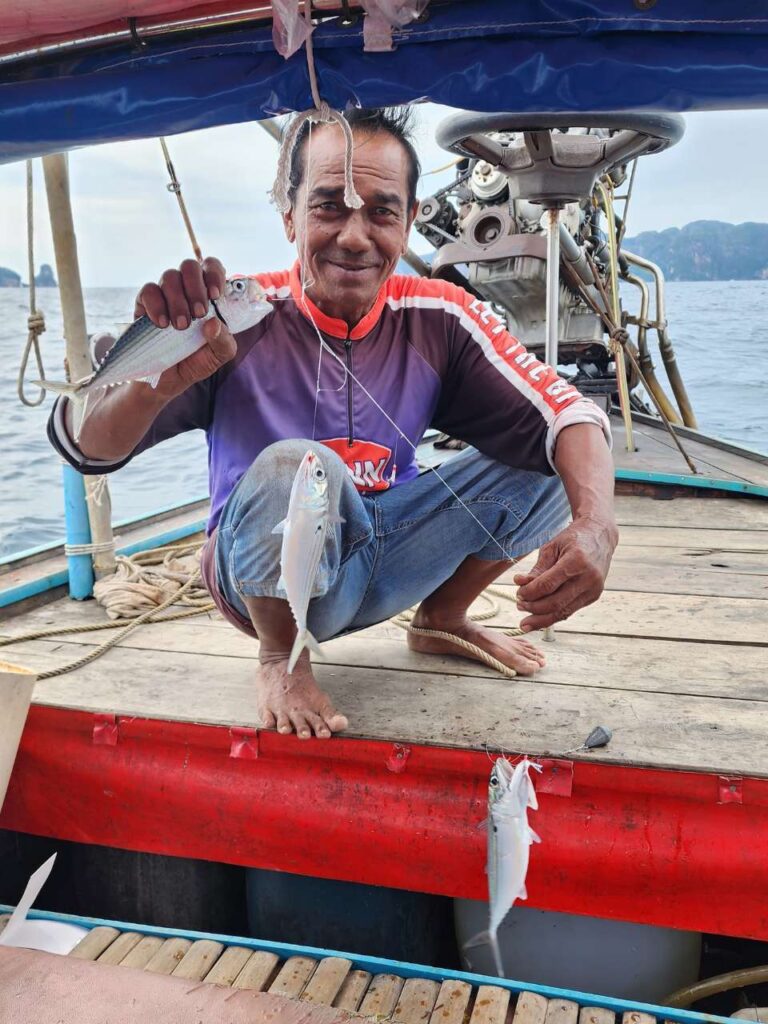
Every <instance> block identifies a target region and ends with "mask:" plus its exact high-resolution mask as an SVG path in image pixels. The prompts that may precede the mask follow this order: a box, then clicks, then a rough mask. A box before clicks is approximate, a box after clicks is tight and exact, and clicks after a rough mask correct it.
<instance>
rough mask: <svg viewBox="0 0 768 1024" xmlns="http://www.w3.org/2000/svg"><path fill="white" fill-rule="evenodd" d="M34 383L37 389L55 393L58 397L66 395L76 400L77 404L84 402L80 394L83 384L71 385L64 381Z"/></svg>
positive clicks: (38, 381)
mask: <svg viewBox="0 0 768 1024" xmlns="http://www.w3.org/2000/svg"><path fill="white" fill-rule="evenodd" d="M32 383H33V384H34V385H35V387H36V388H43V389H44V390H45V391H55V392H56V394H57V395H66V396H67V397H68V398H74V399H75V401H76V402H82V398H81V397H80V395H79V394H78V392H79V391H80V383H82V382H80V383H77V384H70V383H69V381H62V380H33V381H32Z"/></svg>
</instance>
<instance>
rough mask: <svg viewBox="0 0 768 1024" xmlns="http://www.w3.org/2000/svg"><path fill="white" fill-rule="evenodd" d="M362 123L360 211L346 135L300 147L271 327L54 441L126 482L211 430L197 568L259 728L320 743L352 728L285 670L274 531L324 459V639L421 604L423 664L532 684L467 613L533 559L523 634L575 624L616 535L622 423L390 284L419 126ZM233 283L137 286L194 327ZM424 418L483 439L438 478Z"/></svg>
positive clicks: (510, 649)
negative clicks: (306, 461)
mask: <svg viewBox="0 0 768 1024" xmlns="http://www.w3.org/2000/svg"><path fill="white" fill-rule="evenodd" d="M349 120H350V123H351V125H352V130H353V138H354V154H353V162H352V169H353V179H354V184H355V187H356V189H357V192H358V194H359V196H360V197H361V199H362V200H363V205H362V207H360V208H351V207H348V206H347V205H345V202H344V180H345V175H344V171H345V167H344V153H345V150H344V139H343V135H342V132H341V130H340V128H339V127H338V126H337V125H331V124H328V125H320V126H315V127H314V128H313V129H312V134H311V140H308V138H307V133H306V132H304V134H302V135H300V136H299V142H298V145H297V146H296V149H295V150H294V153H293V158H292V164H291V175H290V182H291V184H290V189H289V193H288V195H289V199H290V209H289V210H288V211H287V212H286V213H285V214H284V217H283V219H284V224H285V230H286V232H287V235H288V238H289V239H290V240H291V241H292V242H295V243H296V249H297V253H298V262H297V263H296V264H295V265H294V267H293V269H292V270H290V271H283V272H279V273H269V274H261V275H258V280H259V281H260V283H261V284H262V286H263V287H264V289H265V290H266V292H267V294H268V295H269V296H270V297H271V299H272V300H273V304H274V310H273V311H272V312H271V313H270V314H269V316H267V317H266V318H265V319H264V320H262V321H261V323H259V324H258V325H257V326H256V327H254V328H251V329H250V330H249V331H245V332H243V333H241V334H238V335H237V337H236V338H235V337H233V336H232V335H231V334H230V333H229V332H228V331H227V329H226V327H225V326H224V325H223V324H222V323H221V322H220V321H219V320H218V319H215V318H214V319H211V320H209V321H208V322H207V323H206V325H205V329H206V336H207V339H208V341H207V345H206V346H205V347H204V348H202V349H200V350H199V351H198V352H196V353H195V354H194V355H192V356H191V357H189V358H187V359H186V360H184V361H183V362H182V363H179V364H178V365H177V366H175V367H173V368H172V369H170V370H167V371H166V372H165V373H164V374H163V375H162V377H161V378H160V381H159V383H158V385H157V387H156V388H152V387H150V385H149V384H147V383H143V382H134V383H129V384H125V385H122V386H120V387H116V388H113V389H111V390H110V391H109V392H107V393H106V395H105V397H104V398H103V400H102V401H101V402H100V403H99V404H97V405H96V407H95V408H94V409H93V411H92V412H91V413H90V414H89V416H88V418H87V419H86V420H85V423H84V424H83V426H82V429H81V433H80V435H79V441H78V444H77V445H76V444H75V443H74V441H73V439H72V438H73V430H72V423H71V410H70V408H69V403H68V402H67V400H65V399H59V400H58V402H57V404H56V406H55V408H54V412H53V413H52V415H51V422H50V426H49V433H50V436H51V439H52V441H53V443H54V445H55V447H56V448H57V449H58V451H59V452H60V453H61V455H63V456H64V458H66V459H67V460H68V461H69V462H70V463H71V464H72V465H74V466H75V467H76V468H78V469H79V470H80V471H81V472H84V473H103V472H108V471H110V470H113V469H117V468H118V467H119V466H122V465H124V464H125V463H126V462H127V461H128V460H129V459H130V458H132V457H133V456H134V455H136V454H137V453H138V452H140V451H142V450H143V449H146V448H148V447H150V446H151V445H154V444H157V443H158V442H160V441H162V440H164V439H165V438H168V437H171V436H173V435H175V434H179V433H181V432H182V431H186V430H192V429H194V428H201V429H203V430H205V431H206V432H207V437H208V446H209V462H210V483H211V503H212V508H211V520H210V526H209V532H210V539H209V541H208V543H207V545H206V547H205V550H204V554H203V561H202V565H203V572H204V576H205V579H206V582H207V584H208V587H209V589H210V591H211V594H212V596H213V598H214V600H215V601H216V604H217V605H218V607H219V608H220V609H221V611H222V612H223V613H224V615H225V616H227V618H229V619H230V620H231V621H232V622H234V623H235V624H236V625H237V626H238V627H239V628H241V629H242V630H244V631H245V632H247V633H249V634H250V635H251V636H254V637H256V636H257V637H258V639H259V641H260V646H259V662H260V666H259V669H258V673H257V691H258V701H259V708H260V714H261V716H262V719H263V723H264V725H265V726H266V727H276V728H277V729H278V730H279V731H280V732H284V733H290V732H292V731H295V732H296V733H297V734H298V735H299V736H300V737H303V738H306V737H309V736H311V735H313V734H314V735H316V736H320V737H327V736H330V735H331V734H332V733H335V732H339V731H341V730H343V729H345V728H346V727H347V720H346V718H345V717H344V715H343V714H342V713H341V712H340V711H338V710H337V709H336V708H335V707H334V706H333V704H332V703H331V700H330V699H329V697H328V696H327V695H326V694H325V693H324V692H323V691H322V690H321V689H320V688H319V687H318V685H317V683H316V681H315V678H314V676H313V672H312V666H311V664H310V661H309V655H308V653H307V652H306V651H305V652H304V653H303V654H302V656H301V658H300V660H299V663H298V664H297V666H296V668H295V669H294V671H293V673H291V674H289V673H288V656H289V652H290V651H291V647H292V644H293V641H294V637H295V635H296V632H295V629H296V627H295V623H294V620H293V616H292V614H291V611H290V608H289V606H288V604H287V602H286V601H285V600H284V592H283V591H282V590H280V589H279V588H278V578H279V575H280V564H279V563H280V537H279V535H274V534H273V532H272V531H273V529H274V527H275V525H276V524H277V523H278V522H280V521H281V520H282V519H283V518H284V517H285V514H286V510H287V507H288V498H289V494H290V489H291V484H292V482H293V479H294V476H295V474H296V470H297V467H298V465H299V463H300V462H301V460H302V458H303V456H304V455H305V454H306V452H307V450H308V449H309V448H314V449H315V450H316V451H317V452H318V453H319V454H320V457H321V461H322V463H323V465H324V467H325V471H326V473H327V478H328V486H329V494H330V503H331V514H332V515H333V516H337V517H341V518H342V519H343V523H337V524H336V525H334V526H332V527H329V529H328V530H327V534H326V542H325V548H324V551H323V555H322V558H321V562H320V568H319V571H318V574H317V577H316V580H315V584H314V589H313V592H312V594H313V596H312V600H311V601H310V605H309V613H308V626H309V629H310V630H311V632H312V633H313V634H314V635H315V637H317V639H318V640H321V641H322V640H328V639H330V638H331V637H335V636H339V635H341V634H343V633H348V632H351V631H353V630H358V629H362V628H364V627H366V626H369V625H371V624H373V623H376V622H381V621H383V620H385V619H388V618H389V617H391V616H392V615H395V614H396V613H398V612H400V611H403V610H404V609H406V608H409V607H410V606H412V605H414V604H418V611H417V612H416V615H415V618H414V620H413V624H414V625H415V626H416V627H417V628H418V629H419V632H418V634H417V633H415V632H411V633H409V634H408V643H409V645H410V647H411V648H412V649H413V650H416V651H420V652H423V653H434V654H440V655H445V654H463V655H464V656H466V657H472V655H471V654H470V653H468V652H467V651H466V650H464V649H463V648H460V647H459V646H457V644H456V643H455V642H454V641H453V640H451V639H450V637H458V638H461V639H463V640H466V641H469V642H470V643H471V644H473V645H475V646H476V647H479V648H481V649H482V650H484V651H486V652H488V653H490V654H491V655H493V657H494V658H496V659H498V660H500V661H502V662H503V663H504V664H505V665H508V666H510V667H511V668H513V669H514V670H515V671H516V672H517V673H519V674H520V675H521V676H527V675H532V674H533V673H534V672H535V671H536V669H538V668H539V667H541V666H542V665H543V664H544V658H543V656H542V654H541V653H540V651H539V650H538V649H537V648H536V647H534V646H533V644H531V643H530V642H529V640H528V639H526V638H524V637H517V638H514V637H510V636H507V635H505V634H504V633H503V632H501V631H500V630H491V629H487V628H486V627H484V626H482V625H480V624H478V623H476V622H472V621H470V619H469V618H468V616H467V610H468V608H469V607H470V605H471V604H472V602H473V601H474V600H475V599H476V597H477V596H478V595H479V594H480V593H481V592H482V591H483V590H484V589H485V588H486V587H487V586H488V585H489V584H490V583H492V582H493V580H495V579H496V578H497V577H498V576H499V574H500V573H502V572H503V571H504V570H505V569H507V568H508V567H509V565H510V562H511V561H514V560H517V559H519V558H521V557H523V556H524V555H526V554H528V553H529V552H530V551H533V550H534V549H536V548H539V549H540V553H539V558H538V561H537V563H536V566H535V567H534V568H533V569H532V570H531V572H530V573H527V574H524V575H519V576H517V577H516V578H515V582H516V583H518V585H519V590H518V607H519V608H520V609H521V610H522V611H523V612H525V613H527V614H526V616H525V618H523V621H522V628H523V630H524V631H525V632H529V631H531V630H538V629H542V628H543V627H546V626H549V625H552V624H554V623H556V622H558V621H560V620H562V619H565V618H567V617H568V616H569V615H571V614H572V613H573V612H575V611H576V610H577V609H578V608H582V607H583V606H584V605H587V604H590V603H591V602H593V601H595V600H597V598H598V597H599V596H600V594H601V592H602V590H603V585H604V581H605V577H606V575H607V572H608V567H609V564H610V560H611V557H612V554H613V551H614V548H615V546H616V543H617V536H618V535H617V530H616V525H615V520H614V514H613V466H612V462H611V457H610V453H609V444H608V441H607V438H608V437H609V432H608V423H607V419H606V417H605V415H604V414H603V413H602V412H601V411H600V410H599V409H598V408H597V406H596V405H595V404H594V403H593V402H591V401H589V400H587V399H585V398H583V397H582V396H581V395H580V394H579V393H578V391H577V390H576V389H575V388H573V387H571V386H570V385H568V384H567V383H566V382H565V381H563V380H561V379H560V378H559V377H558V376H557V374H556V373H555V371H554V370H552V369H551V368H549V367H547V366H545V365H544V364H542V363H540V362H539V361H538V360H537V359H535V357H534V356H532V355H529V354H527V353H526V352H525V349H524V348H523V347H522V345H521V344H520V343H519V342H518V341H517V340H516V339H515V338H513V337H512V336H511V335H509V334H508V333H507V331H506V329H505V327H504V325H503V324H502V323H501V322H500V321H499V319H498V318H497V317H496V316H495V315H494V314H493V313H491V312H490V311H489V310H488V309H487V308H486V307H485V306H484V305H481V304H480V303H478V302H477V301H475V300H474V299H473V298H472V296H470V295H468V294H467V293H466V292H464V291H463V290H462V289H460V288H458V287H456V286H454V285H451V284H447V283H445V282H442V281H431V280H427V279H424V278H418V277H407V276H400V275H396V274H395V273H394V271H395V267H396V265H397V262H398V260H399V258H400V256H401V255H402V254H403V252H404V250H405V249H406V247H407V240H408V232H409V230H410V227H411V224H412V223H413V219H414V216H415V214H416V209H417V202H416V185H417V182H418V178H419V162H418V158H417V156H416V153H415V151H414V149H413V146H412V145H411V142H410V137H409V130H408V123H407V114H406V113H404V112H402V111H400V112H387V111H353V112H352V113H351V114H350V117H349ZM308 154H309V155H310V157H311V159H307V156H308ZM256 244H258V242H257V243H256ZM224 281H225V271H224V268H223V267H222V265H221V263H219V261H218V260H215V259H208V260H205V261H204V262H203V264H202V266H200V265H198V264H197V263H196V262H194V261H193V260H186V261H185V262H184V263H182V264H181V267H180V269H179V270H168V271H166V272H165V273H164V274H163V275H162V277H161V279H160V283H159V284H147V285H145V286H144V287H143V288H142V290H141V292H140V294H139V296H138V299H137V305H136V314H137V315H139V314H141V313H144V312H146V313H147V315H148V316H149V317H150V318H151V319H152V320H153V321H154V322H155V323H156V324H158V325H160V326H167V325H168V323H169V322H171V323H173V324H174V325H175V326H176V327H177V328H180V329H182V328H185V327H187V326H188V325H189V323H190V321H191V318H193V317H199V316H201V315H203V314H204V313H205V311H206V309H207V307H208V300H209V298H210V299H213V300H215V299H217V298H218V297H219V296H220V295H221V294H222V291H223V288H224ZM429 426H434V427H437V428H438V429H440V430H444V431H446V432H447V433H450V434H451V435H452V436H454V437H458V438H461V439H462V440H464V441H466V442H468V443H469V444H470V445H472V446H473V450H469V451H465V452H464V453H462V455H460V456H458V457H456V458H454V459H452V460H451V461H450V462H449V463H448V464H447V465H446V466H444V467H443V468H442V469H441V470H440V477H438V476H437V475H435V474H434V473H431V472H426V473H420V472H419V468H418V465H417V462H416V454H415V450H414V444H415V443H417V442H418V440H419V439H420V438H421V436H422V435H423V433H424V431H425V430H426V429H427V428H428V427H429ZM569 516H572V522H570V525H568V521H569ZM436 632H437V633H442V634H449V639H444V638H441V637H439V636H435V635H434V634H435V633H436Z"/></svg>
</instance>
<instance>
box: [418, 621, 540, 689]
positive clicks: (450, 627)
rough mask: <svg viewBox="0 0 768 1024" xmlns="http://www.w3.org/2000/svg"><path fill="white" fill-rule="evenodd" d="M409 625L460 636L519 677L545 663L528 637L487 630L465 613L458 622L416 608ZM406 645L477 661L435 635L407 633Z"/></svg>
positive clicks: (470, 654)
mask: <svg viewBox="0 0 768 1024" xmlns="http://www.w3.org/2000/svg"><path fill="white" fill-rule="evenodd" d="M413 625H414V626H419V627H421V628H422V629H436V630H440V631H441V632H443V633H451V634H452V635H453V636H458V637H461V639H462V640H467V641H468V642H469V643H471V644H474V645H475V646H476V647H480V648H482V650H484V651H486V652H487V653H488V654H491V655H492V656H493V657H494V658H496V659H497V661H500V662H502V664H504V665H508V666H509V667H510V668H513V669H514V670H515V672H517V674H518V675H521V676H532V675H533V674H534V672H535V671H536V670H537V669H539V668H543V667H544V665H545V664H546V659H545V657H544V655H543V654H542V653H541V651H540V650H539V649H538V648H537V647H534V645H533V644H532V643H531V642H530V641H529V640H526V639H525V638H524V637H512V636H507V634H506V633H504V632H502V631H501V630H499V629H489V628H488V627H487V626H483V625H481V624H480V623H479V622H473V621H472V620H471V619H468V618H466V616H465V617H464V618H463V619H460V620H458V621H456V620H446V619H443V618H441V617H439V616H435V615H434V614H429V613H426V612H424V611H423V610H422V609H421V608H419V609H418V611H417V612H416V614H415V615H414V617H413ZM408 646H409V647H410V649H411V650H412V651H419V652H420V653H421V654H453V655H456V656H458V657H460V658H470V659H472V660H473V661H479V660H480V659H479V658H478V657H477V656H476V655H474V654H472V653H471V652H470V651H467V650H465V649H464V648H463V647H459V645H458V644H454V643H451V641H450V640H441V639H440V638H439V637H432V636H419V635H418V633H409V634H408Z"/></svg>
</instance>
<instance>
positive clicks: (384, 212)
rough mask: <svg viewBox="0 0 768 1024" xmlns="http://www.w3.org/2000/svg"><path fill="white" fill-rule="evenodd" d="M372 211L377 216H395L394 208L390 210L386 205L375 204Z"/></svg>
mask: <svg viewBox="0 0 768 1024" xmlns="http://www.w3.org/2000/svg"><path fill="white" fill-rule="evenodd" d="M373 212H374V213H375V214H376V216H377V217H394V216H395V211H394V210H390V209H389V208H388V207H386V206H377V207H376V208H375V210H374V211H373Z"/></svg>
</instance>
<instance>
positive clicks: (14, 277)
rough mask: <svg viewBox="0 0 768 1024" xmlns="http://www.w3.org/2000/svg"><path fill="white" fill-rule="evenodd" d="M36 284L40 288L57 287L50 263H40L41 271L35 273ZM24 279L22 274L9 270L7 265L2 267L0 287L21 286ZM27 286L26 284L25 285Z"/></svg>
mask: <svg viewBox="0 0 768 1024" xmlns="http://www.w3.org/2000/svg"><path fill="white" fill-rule="evenodd" d="M35 284H36V285H37V287H38V288H56V287H58V286H57V284H56V278H55V277H54V276H53V270H52V269H51V267H50V265H49V264H48V263H41V264H40V271H39V273H37V274H35ZM21 287H22V281H21V275H20V274H17V273H16V271H15V270H9V269H8V268H7V267H0V288H21ZM24 287H26V285H24Z"/></svg>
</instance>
